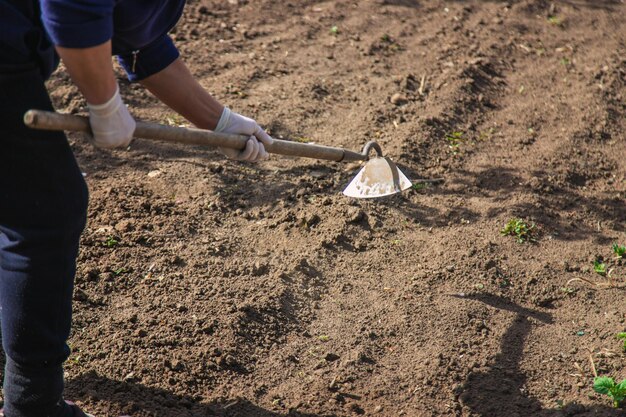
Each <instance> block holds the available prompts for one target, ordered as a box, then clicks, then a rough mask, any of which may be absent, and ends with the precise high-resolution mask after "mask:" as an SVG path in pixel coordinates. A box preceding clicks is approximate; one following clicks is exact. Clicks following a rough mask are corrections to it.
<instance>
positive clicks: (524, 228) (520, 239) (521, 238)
mask: <svg viewBox="0 0 626 417" xmlns="http://www.w3.org/2000/svg"><path fill="white" fill-rule="evenodd" d="M500 233H501V234H503V235H505V236H508V235H511V236H515V239H516V240H517V243H524V242H534V241H535V224H534V223H533V224H530V225H529V224H528V223H526V222H525V221H524V220H522V219H511V220H509V222H508V223H507V224H506V225H505V226H504V228H503V229H502V230H500Z"/></svg>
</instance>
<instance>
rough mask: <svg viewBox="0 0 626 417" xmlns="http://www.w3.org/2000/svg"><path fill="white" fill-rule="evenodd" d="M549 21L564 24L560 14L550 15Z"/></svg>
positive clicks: (554, 23) (558, 24) (555, 24)
mask: <svg viewBox="0 0 626 417" xmlns="http://www.w3.org/2000/svg"><path fill="white" fill-rule="evenodd" d="M548 22H550V23H551V24H553V25H554V26H561V25H562V24H563V21H562V20H561V18H559V17H558V16H550V17H548Z"/></svg>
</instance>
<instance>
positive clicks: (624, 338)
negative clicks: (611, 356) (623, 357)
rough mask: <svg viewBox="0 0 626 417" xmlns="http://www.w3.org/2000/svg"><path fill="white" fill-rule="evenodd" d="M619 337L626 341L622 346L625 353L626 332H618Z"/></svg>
mask: <svg viewBox="0 0 626 417" xmlns="http://www.w3.org/2000/svg"><path fill="white" fill-rule="evenodd" d="M617 338H618V339H620V340H622V341H623V342H624V345H623V346H622V350H623V351H624V353H626V332H620V333H618V334H617Z"/></svg>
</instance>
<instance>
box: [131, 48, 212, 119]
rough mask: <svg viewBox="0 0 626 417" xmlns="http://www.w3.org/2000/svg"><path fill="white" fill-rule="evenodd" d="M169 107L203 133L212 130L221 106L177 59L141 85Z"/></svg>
mask: <svg viewBox="0 0 626 417" xmlns="http://www.w3.org/2000/svg"><path fill="white" fill-rule="evenodd" d="M141 84H143V85H144V86H145V87H146V88H147V89H148V90H150V92H151V93H152V94H154V95H155V96H156V97H157V98H158V99H159V100H161V101H162V102H163V103H165V104H166V105H167V106H168V107H170V108H171V109H173V110H174V111H176V112H177V113H179V114H181V115H182V116H183V117H185V118H186V119H187V120H189V121H190V122H191V123H193V124H194V125H196V126H198V127H199V128H202V129H211V130H213V129H215V127H216V126H217V122H218V121H219V119H220V116H221V115H222V111H223V110H224V106H222V105H221V104H220V103H219V102H218V101H217V100H216V99H215V98H213V96H211V94H209V93H208V92H207V91H206V90H205V89H204V88H203V87H202V86H201V85H200V84H199V83H198V82H197V81H196V79H195V78H194V77H193V75H192V74H191V72H189V69H188V68H187V66H186V65H185V64H184V63H183V61H182V60H181V59H180V58H179V59H177V60H176V61H174V62H173V63H171V64H170V65H169V66H168V67H167V68H165V69H164V70H162V71H160V72H158V73H156V74H154V75H151V76H150V77H148V78H146V79H144V80H142V81H141Z"/></svg>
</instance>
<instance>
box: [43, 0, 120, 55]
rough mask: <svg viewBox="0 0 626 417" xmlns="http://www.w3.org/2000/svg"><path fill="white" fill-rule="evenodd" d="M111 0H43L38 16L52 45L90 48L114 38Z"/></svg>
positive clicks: (112, 3) (113, 4) (113, 3)
mask: <svg viewBox="0 0 626 417" xmlns="http://www.w3.org/2000/svg"><path fill="white" fill-rule="evenodd" d="M114 6H115V2H114V1H113V0H83V1H77V0H42V1H41V17H42V20H43V23H44V26H45V28H46V31H47V32H48V34H49V35H50V39H52V42H53V43H54V44H55V45H58V46H62V47H65V48H89V47H92V46H97V45H100V44H103V43H104V42H106V41H108V40H109V39H111V37H112V36H113V8H114Z"/></svg>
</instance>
